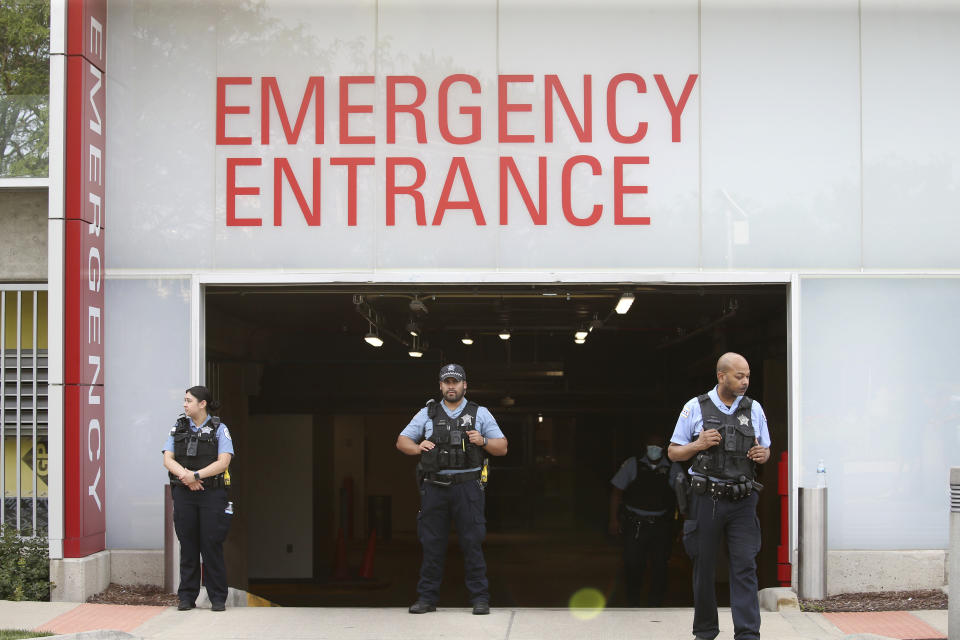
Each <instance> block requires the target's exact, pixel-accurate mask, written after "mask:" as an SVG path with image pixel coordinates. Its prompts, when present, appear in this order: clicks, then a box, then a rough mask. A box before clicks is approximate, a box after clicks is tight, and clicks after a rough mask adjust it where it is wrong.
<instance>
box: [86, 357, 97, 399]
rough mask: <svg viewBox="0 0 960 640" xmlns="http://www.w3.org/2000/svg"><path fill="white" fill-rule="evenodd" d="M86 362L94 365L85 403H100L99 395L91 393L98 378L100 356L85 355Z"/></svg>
mask: <svg viewBox="0 0 960 640" xmlns="http://www.w3.org/2000/svg"><path fill="white" fill-rule="evenodd" d="M87 363H88V364H92V365H93V366H94V367H96V369H95V370H94V372H93V380H91V381H90V388H89V389H87V404H100V396H98V395H96V394H94V393H93V392H94V390H95V389H96V387H95V386H94V385H96V384H97V380H98V379H99V378H100V356H87Z"/></svg>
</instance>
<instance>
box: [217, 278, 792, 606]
mask: <svg viewBox="0 0 960 640" xmlns="http://www.w3.org/2000/svg"><path fill="white" fill-rule="evenodd" d="M624 293H629V294H632V295H633V296H634V302H633V305H632V307H631V308H630V309H629V311H628V312H627V313H626V314H623V315H621V314H618V313H616V312H615V311H614V307H615V306H616V304H617V302H618V300H620V298H621V296H622V294H624ZM786 299H787V292H786V287H785V286H784V285H751V284H738V285H711V286H701V285H696V286H688V285H654V286H643V285H623V284H584V285H576V286H566V285H539V284H538V285H529V284H526V285H500V284H498V285H472V284H471V285H449V284H444V285H422V284H417V285H416V286H409V285H375V286H374V285H370V286H358V285H356V284H349V285H323V286H319V285H318V286H279V285H277V286H272V285H271V286H229V287H213V286H211V287H208V288H207V290H206V298H205V300H206V303H205V320H206V336H205V349H206V357H207V382H208V384H209V385H210V386H211V388H212V389H213V390H214V393H215V395H217V396H218V397H220V398H221V399H222V401H223V405H224V408H223V410H222V415H223V419H224V421H225V422H226V423H227V424H228V425H229V426H230V428H231V432H232V433H233V437H234V440H235V444H236V448H237V451H238V456H237V457H236V459H235V461H234V463H233V466H232V467H231V474H232V478H233V487H232V499H233V500H234V501H235V503H236V516H235V518H234V526H233V529H232V531H231V534H230V537H229V539H228V542H227V562H228V573H229V577H230V583H231V585H232V586H236V587H239V588H243V589H247V590H249V591H250V592H251V593H254V594H256V595H259V596H262V597H264V598H266V599H268V600H271V601H273V602H275V603H277V604H281V605H286V606H406V605H408V604H410V602H412V601H413V599H415V596H416V582H417V578H418V570H419V561H420V547H419V543H418V542H417V539H416V513H417V508H418V494H417V492H416V488H415V486H414V479H413V469H414V465H415V463H416V460H415V459H414V458H412V457H408V456H404V455H402V454H401V453H399V452H398V451H396V449H395V448H394V442H395V440H396V437H397V435H398V434H399V432H400V430H401V429H402V428H403V427H404V426H406V424H407V422H408V421H409V420H410V418H411V417H412V416H413V415H414V413H416V411H417V410H418V409H419V408H420V407H422V406H423V404H424V403H425V402H426V400H427V399H429V398H431V397H436V396H437V395H438V387H437V380H436V378H437V371H438V370H439V367H440V366H441V364H443V363H446V362H458V363H461V364H463V365H464V367H465V368H466V370H467V375H468V384H469V388H468V391H467V397H468V398H470V399H472V400H475V401H477V402H479V403H480V404H482V405H485V406H487V407H488V408H489V409H490V410H491V412H492V413H493V415H494V417H495V418H496V419H497V421H498V422H499V424H500V426H501V428H502V429H503V431H504V433H505V434H506V436H507V438H508V439H509V441H510V451H509V454H508V455H507V456H506V457H504V458H497V459H492V460H491V478H490V484H489V486H488V490H487V520H488V523H487V527H488V536H487V542H486V544H485V549H486V555H487V564H488V575H489V579H490V587H491V597H492V603H493V605H494V606H521V607H547V606H549V607H558V606H566V605H567V604H568V602H569V599H570V597H571V596H572V595H573V593H574V592H576V591H577V590H578V589H581V588H583V587H593V588H596V589H599V590H600V591H601V592H603V593H604V594H605V595H606V597H607V598H608V605H609V606H625V604H626V603H625V599H624V593H623V584H622V575H621V569H620V549H619V546H618V543H617V542H616V541H615V540H613V539H611V538H609V537H608V536H607V534H606V523H607V515H608V514H607V509H608V499H609V491H610V484H609V481H610V478H611V477H612V476H613V474H614V473H615V472H616V470H617V469H618V468H619V466H620V464H621V463H622V462H623V461H624V459H625V458H627V457H628V456H631V455H633V454H634V453H635V452H636V451H639V446H640V443H641V440H642V434H643V433H644V432H645V431H648V430H650V431H654V432H656V433H657V434H660V435H661V436H662V438H663V440H664V441H666V440H668V439H669V437H670V434H671V433H672V431H673V428H674V425H675V423H676V419H677V415H678V413H679V411H680V409H681V407H682V405H683V404H684V402H686V401H687V400H688V399H690V398H691V397H693V396H694V395H697V394H699V393H703V392H705V391H706V390H708V389H709V388H711V387H712V386H713V385H714V384H715V382H716V377H715V374H714V365H715V362H716V359H717V357H718V356H719V355H720V354H721V353H723V352H725V351H738V352H740V353H742V354H743V355H744V356H746V357H747V359H748V360H749V361H750V365H751V386H750V391H749V392H748V393H749V395H751V396H752V397H754V398H755V399H757V400H759V401H760V402H761V403H762V404H763V406H764V409H765V411H766V413H767V417H768V420H769V422H770V429H771V436H772V438H773V448H772V456H771V461H770V462H769V463H768V464H767V465H766V468H765V469H764V470H763V471H762V477H761V478H760V480H761V481H762V482H763V483H764V484H765V485H766V487H767V488H766V490H765V491H764V492H763V493H762V494H761V503H760V518H761V525H762V527H763V550H762V551H761V555H760V557H759V559H758V565H759V574H760V586H761V588H762V587H766V586H776V585H777V582H776V576H777V566H776V561H777V560H776V548H777V545H778V544H779V539H780V506H779V499H778V496H777V486H776V483H777V475H778V474H777V468H776V461H777V460H779V459H780V454H781V452H782V451H784V450H785V447H786V443H787V427H786V421H787V376H786V371H787V319H786ZM577 331H586V332H588V337H587V338H586V340H585V342H584V343H583V344H576V343H575V342H574V339H575V333H576V332H577ZM370 333H373V334H378V335H379V337H380V339H382V341H383V344H382V346H380V347H374V346H371V344H369V343H368V342H367V341H366V340H365V336H367V334H370ZM412 333H416V334H417V335H416V337H415V336H413V335H412ZM506 333H509V339H502V338H501V336H500V334H506ZM464 337H468V338H470V339H472V340H473V343H472V344H470V345H467V344H464V342H463V338H464ZM414 349H418V350H419V351H421V352H422V354H423V355H422V356H421V357H412V356H411V355H410V354H409V352H410V351H411V350H414ZM372 528H376V529H377V539H376V541H375V543H374V544H373V545H372V546H371V545H370V544H369V540H370V532H371V529H372ZM341 531H342V542H339V541H338V538H339V537H340V533H341ZM370 549H373V553H372V554H370V553H369V550H370ZM670 572H671V577H670V589H669V594H668V598H667V602H666V604H667V605H668V606H685V605H689V604H690V603H691V602H692V597H691V595H690V565H689V561H688V560H687V558H686V557H685V556H684V554H683V552H682V546H681V545H680V544H679V543H676V544H674V551H673V554H672V556H671V560H670ZM718 579H719V580H725V579H726V574H725V572H723V571H721V572H720V573H719V576H718ZM717 593H718V597H719V600H720V603H721V604H724V603H725V600H726V598H727V597H728V596H727V587H726V585H725V584H723V583H721V584H718V588H717ZM466 604H467V594H466V590H465V588H464V586H463V566H462V560H461V558H460V557H459V549H458V547H457V545H456V544H455V543H452V544H451V545H450V547H449V550H448V560H447V569H446V574H445V579H444V587H443V592H442V594H441V605H442V606H466Z"/></svg>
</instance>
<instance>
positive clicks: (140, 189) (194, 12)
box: [105, 0, 217, 268]
mask: <svg viewBox="0 0 960 640" xmlns="http://www.w3.org/2000/svg"><path fill="white" fill-rule="evenodd" d="M108 21H109V24H110V29H109V31H108V34H109V36H108V38H107V60H108V61H109V62H108V66H107V79H106V91H107V114H108V119H107V131H106V134H107V149H108V152H107V161H106V175H107V179H106V189H107V194H106V201H107V211H106V214H105V226H106V228H107V229H109V230H110V233H108V234H107V240H106V243H107V244H106V255H107V256H108V260H109V262H108V264H109V266H110V267H122V268H137V267H149V268H162V267H170V268H178V267H181V268H182V267H195V268H209V267H212V266H214V256H213V235H212V231H213V229H214V226H215V218H214V210H213V201H212V199H211V195H212V194H213V189H214V178H215V173H214V162H213V160H214V158H213V147H212V142H213V140H214V130H213V125H214V118H213V113H214V97H215V94H214V91H213V90H212V88H213V87H214V86H215V76H216V67H215V65H213V64H212V62H213V61H214V60H215V59H216V53H217V49H216V43H217V40H216V28H217V11H216V6H215V5H214V4H212V3H205V2H187V1H185V0H184V1H174V2H149V3H146V2H133V1H132V0H119V1H118V0H111V2H110V3H109V6H108Z"/></svg>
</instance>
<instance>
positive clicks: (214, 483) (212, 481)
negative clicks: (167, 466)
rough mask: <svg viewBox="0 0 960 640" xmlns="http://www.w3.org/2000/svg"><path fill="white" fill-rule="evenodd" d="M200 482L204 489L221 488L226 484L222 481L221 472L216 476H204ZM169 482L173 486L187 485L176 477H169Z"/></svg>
mask: <svg viewBox="0 0 960 640" xmlns="http://www.w3.org/2000/svg"><path fill="white" fill-rule="evenodd" d="M200 482H201V483H202V484H203V487H204V488H205V489H221V488H223V487H225V486H227V485H226V484H225V483H224V481H223V474H222V473H221V474H220V475H217V476H210V477H209V478H204V479H203V480H201V481H200ZM170 484H171V485H172V486H174V487H176V486H180V487H185V486H187V485H185V484H183V483H182V482H180V480H179V479H177V478H174V479H171V480H170Z"/></svg>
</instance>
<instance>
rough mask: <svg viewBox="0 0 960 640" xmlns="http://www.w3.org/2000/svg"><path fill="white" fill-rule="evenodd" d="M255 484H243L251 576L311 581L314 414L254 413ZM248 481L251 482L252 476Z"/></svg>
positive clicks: (252, 420) (252, 424)
mask: <svg viewBox="0 0 960 640" xmlns="http://www.w3.org/2000/svg"><path fill="white" fill-rule="evenodd" d="M249 429H250V431H251V433H256V434H257V439H256V452H255V454H253V452H251V454H248V455H256V460H257V464H256V467H255V469H256V471H255V474H256V479H257V480H256V482H252V481H251V482H249V483H248V484H247V485H246V491H245V495H246V496H247V504H246V509H247V512H248V515H249V517H248V518H247V534H248V537H249V539H250V541H251V544H250V545H249V546H248V555H247V563H248V573H249V576H250V577H251V578H311V577H313V496H312V495H311V493H312V492H311V491H310V487H311V486H312V480H313V460H312V458H313V416H308V415H253V416H250V421H249ZM251 479H252V478H251Z"/></svg>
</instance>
